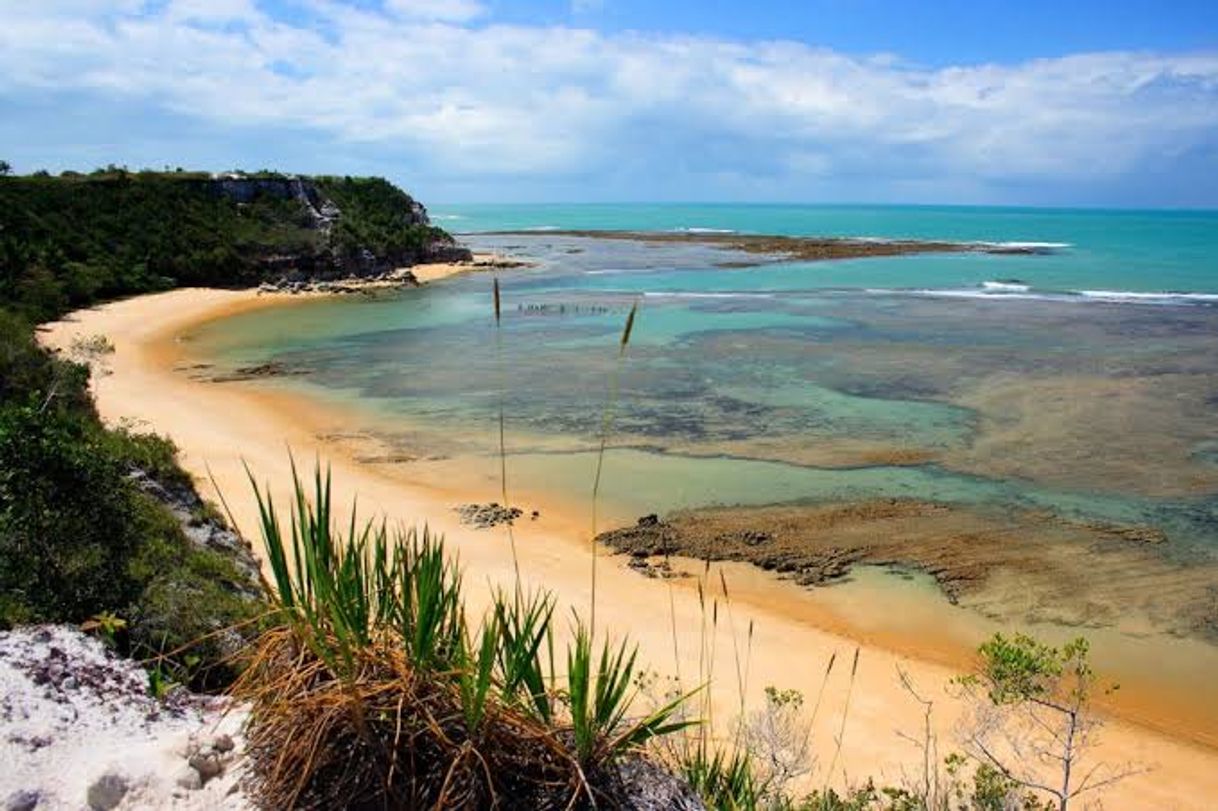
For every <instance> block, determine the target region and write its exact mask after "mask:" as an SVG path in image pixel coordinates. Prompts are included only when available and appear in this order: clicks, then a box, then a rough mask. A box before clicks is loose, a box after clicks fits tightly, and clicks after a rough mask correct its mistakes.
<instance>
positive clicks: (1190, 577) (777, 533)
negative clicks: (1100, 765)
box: [598, 499, 1218, 640]
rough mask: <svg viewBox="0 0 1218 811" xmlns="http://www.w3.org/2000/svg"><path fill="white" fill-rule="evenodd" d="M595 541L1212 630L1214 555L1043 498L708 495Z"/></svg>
mask: <svg viewBox="0 0 1218 811" xmlns="http://www.w3.org/2000/svg"><path fill="white" fill-rule="evenodd" d="M598 540H599V541H601V542H603V543H605V544H607V545H608V546H610V547H612V548H613V549H615V550H617V551H618V552H620V553H624V554H628V555H630V556H631V562H630V564H629V565H630V567H631V568H632V569H635V570H637V571H640V572H641V573H642V574H645V575H647V576H652V577H655V576H664V575H663V573H662V572H659V571H656V570H655V568H654V567H655V566H656V558H662V559H664V560H667V558H669V557H683V558H694V559H698V560H714V561H720V560H729V561H746V562H749V563H752V564H754V565H756V566H758V567H760V568H762V569H766V570H768V571H773V572H775V573H777V574H780V575H782V576H783V577H786V578H789V579H791V580H793V581H795V582H796V583H798V584H800V585H803V586H808V587H820V586H826V585H829V584H832V583H835V582H840V581H842V580H844V579H846V578H848V577H849V576H850V574H851V572H852V570H853V569H854V568H855V567H856V566H860V565H871V566H883V567H890V568H894V569H898V570H913V571H919V572H923V573H925V574H927V575H929V576H930V577H931V578H933V579H934V581H935V582H936V583H937V584H938V586H939V588H940V589H941V590H942V591H943V593H944V595H945V596H946V597H947V598H948V599H949V600H950V601H951V602H952V603H957V604H960V605H962V606H967V607H969V608H972V609H974V610H976V611H978V612H980V613H982V614H984V615H986V616H990V617H993V618H995V619H1000V620H1011V619H1019V620H1022V621H1031V622H1038V621H1040V622H1054V623H1059V624H1065V625H1078V626H1086V627H1104V626H1114V625H1115V626H1120V625H1122V624H1123V623H1129V624H1130V625H1131V627H1145V626H1143V625H1140V623H1146V624H1148V625H1150V626H1152V627H1156V628H1159V629H1161V630H1163V631H1166V632H1168V633H1172V634H1178V635H1181V636H1194V637H1198V638H1202V639H1209V640H1214V639H1218V601H1215V595H1216V594H1218V566H1215V565H1214V564H1212V563H1207V564H1201V563H1193V564H1189V565H1183V564H1181V563H1179V562H1176V561H1173V560H1172V559H1171V558H1170V556H1167V555H1165V554H1164V551H1166V547H1170V545H1171V542H1170V539H1169V538H1168V537H1167V536H1166V535H1165V534H1164V533H1163V532H1162V531H1161V530H1159V529H1158V528H1156V527H1147V526H1138V525H1117V524H1109V523H1102V522H1091V523H1089V522H1082V521H1072V520H1068V519H1066V518H1062V517H1060V516H1057V515H1054V514H1052V513H1050V512H1049V511H1046V510H1034V509H1001V508H996V507H986V506H980V505H962V504H945V503H936V502H928V501H916V500H911V499H892V500H888V499H875V500H869V501H856V502H844V503H828V504H812V505H801V504H792V505H775V506H768V507H711V508H703V509H697V510H683V511H678V512H675V513H672V514H671V515H668V516H665V517H664V518H663V519H661V518H660V517H658V516H656V515H647V516H643V517H642V518H640V519H639V520H638V522H637V523H636V524H635V525H634V526H628V527H624V528H621V529H617V530H613V531H611V532H606V533H603V534H602V535H600V536H599V537H598Z"/></svg>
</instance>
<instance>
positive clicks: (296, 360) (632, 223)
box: [194, 205, 1218, 560]
mask: <svg viewBox="0 0 1218 811" xmlns="http://www.w3.org/2000/svg"><path fill="white" fill-rule="evenodd" d="M432 215H433V218H434V220H435V222H436V223H437V224H439V225H441V226H443V227H445V228H447V229H449V230H451V231H453V232H455V233H458V234H460V235H461V237H460V238H461V239H462V240H464V241H466V242H467V243H468V244H470V245H471V247H473V248H474V249H475V250H494V251H498V252H500V253H504V254H508V255H515V256H520V257H525V258H529V259H532V260H534V261H535V262H536V263H537V266H536V267H532V268H525V269H516V270H506V271H502V272H500V273H499V274H498V275H499V278H500V280H501V283H502V286H503V303H504V307H503V310H504V318H503V324H502V327H501V329H500V330H499V331H498V332H497V331H496V328H495V325H494V319H493V317H492V314H491V304H490V284H491V280H490V278H488V276H487V275H486V274H469V275H466V276H461V277H455V278H452V279H449V280H445V281H443V282H440V283H438V284H434V285H429V286H427V287H424V288H420V289H417V290H407V291H402V292H399V293H396V294H393V295H390V296H384V297H379V298H375V299H371V300H365V299H355V298H351V299H337V300H325V301H317V302H312V303H308V304H305V305H302V306H300V307H292V308H283V309H280V310H271V311H264V312H259V313H257V314H253V315H248V316H238V317H235V318H231V319H227V320H225V321H223V322H220V323H219V324H216V325H214V326H212V327H210V328H207V329H205V330H203V331H202V332H201V333H200V334H198V335H196V336H194V340H195V341H196V342H197V343H198V345H199V347H200V348H201V349H203V350H204V351H206V352H208V353H210V354H211V355H212V356H214V357H216V358H218V359H219V360H220V362H221V363H222V364H226V365H229V366H241V365H249V364H255V363H264V362H267V361H276V362H279V363H282V364H284V365H285V366H287V367H289V368H291V369H293V370H294V371H297V372H300V373H301V374H299V375H297V376H293V377H290V378H285V379H284V380H282V381H280V383H278V385H286V386H291V387H294V388H296V389H298V390H300V391H303V392H306V393H308V392H311V393H313V394H317V395H321V396H324V397H326V398H328V399H330V400H335V401H340V402H341V403H343V404H345V405H349V406H351V407H353V408H355V409H359V410H360V411H361V412H362V413H364V414H366V415H367V417H368V419H369V420H370V421H372V424H373V425H374V428H373V430H375V431H377V432H378V433H379V434H380V435H381V436H382V437H383V438H384V439H385V441H386V442H388V443H390V444H396V445H397V446H399V447H400V449H401V450H402V451H403V453H405V454H406V455H408V456H412V457H416V458H418V459H420V460H423V461H419V462H417V463H416V465H417V468H418V470H419V471H420V474H421V475H430V476H432V477H433V478H443V477H444V476H449V475H454V476H455V475H459V474H458V473H457V472H455V471H457V469H458V468H459V467H460V465H457V464H456V463H457V462H459V461H460V462H469V461H471V460H472V461H474V462H475V467H476V466H477V464H476V463H477V460H479V459H482V460H492V459H493V458H494V456H495V453H496V448H495V445H494V443H493V441H492V437H493V436H494V430H493V429H494V426H495V425H496V421H497V415H498V409H499V407H500V404H501V403H502V406H503V408H504V411H505V414H506V418H507V426H508V432H509V446H510V447H509V450H510V452H511V454H512V459H511V470H512V476H513V483H514V486H515V487H516V488H518V489H519V490H520V491H522V492H528V491H534V492H543V491H544V492H560V493H562V494H564V495H566V496H568V497H569V498H570V500H572V501H576V500H578V499H580V498H587V496H588V494H589V493H590V490H591V483H592V476H593V472H594V453H593V451H592V449H593V448H594V447H595V445H596V443H597V441H598V437H599V432H600V430H601V426H602V425H603V419H604V415H605V409H606V404H607V403H611V404H612V428H613V437H612V440H611V442H610V446H611V448H612V449H613V450H612V451H611V453H610V457H609V460H608V462H607V463H606V464H607V467H606V477H605V481H606V486H605V487H604V499H605V505H606V513H607V514H609V515H611V516H615V517H616V518H617V519H619V520H626V519H628V518H630V517H633V516H637V515H640V514H643V513H648V512H660V513H663V512H665V511H666V510H670V509H674V508H679V507H690V506H699V505H708V504H765V503H773V502H787V501H792V502H793V501H823V500H834V499H855V498H875V497H909V498H924V499H933V500H936V501H943V502H949V503H962V504H984V505H996V506H1000V507H1005V508H1011V507H1029V508H1038V509H1048V510H1052V511H1054V512H1056V513H1058V514H1060V515H1062V516H1064V517H1068V518H1078V519H1084V520H1100V521H1111V522H1119V523H1138V524H1148V525H1152V526H1155V527H1158V528H1161V529H1164V530H1165V531H1166V532H1168V534H1169V537H1170V538H1171V540H1172V543H1171V544H1168V545H1166V546H1165V547H1164V549H1163V553H1162V554H1164V555H1166V556H1169V557H1174V558H1179V559H1182V560H1187V559H1190V558H1193V559H1196V558H1198V557H1200V558H1204V559H1211V558H1213V557H1215V555H1216V554H1218V213H1213V212H1138V211H1114V212H1098V211H1065V210H1063V211H1047V210H1025V209H998V208H978V209H966V208H897V207H853V206H833V207H829V206H726V205H724V206H715V205H697V206H684V205H663V206H655V205H621V206H616V205H582V206H558V205H545V206H540V205H539V206H473V205H467V206H443V205H437V206H433V207H432ZM555 229H632V230H650V231H676V230H685V231H690V232H695V233H696V232H697V231H699V230H706V231H711V230H714V231H736V232H741V233H762V234H791V235H817V236H821V235H827V236H851V237H864V238H872V239H895V238H922V239H934V240H959V241H967V242H986V243H1023V244H1028V243H1030V244H1035V245H1037V246H1039V248H1040V249H1041V250H1042V251H1043V252H1042V253H1038V254H1036V255H1016V256H1012V255H992V254H985V253H965V254H951V255H921V256H911V257H895V258H874V259H858V260H848V261H837V262H816V263H808V262H793V263H767V264H763V265H761V266H758V267H751V268H744V269H741V268H731V267H724V266H723V265H724V263H725V262H732V261H735V260H741V259H748V258H750V257H748V256H745V255H737V254H733V253H731V252H724V251H721V250H718V249H714V248H709V247H706V246H702V245H688V244H673V243H665V244H646V243H639V242H630V241H616V240H599V239H586V238H578V237H568V236H562V235H557V234H554V233H553V231H554V230H555ZM505 230H513V231H523V232H525V233H523V234H497V233H491V232H497V231H505ZM752 258H754V259H755V258H756V257H752ZM636 303H637V304H638V305H639V306H640V307H641V309H640V313H639V317H638V321H637V324H636V329H635V332H634V335H633V336H632V340H631V345H630V348H629V352H628V353H627V356H626V358H625V360H624V361H622V362H620V363H619V362H618V361H617V360H616V357H617V341H618V336H619V334H620V331H621V328H622V323H623V320H624V318H625V315H626V312H627V311H628V310H629V308H630V307H631V306H632V305H634V304H636ZM615 378H616V381H617V382H616V388H617V390H618V394H617V395H616V397H615V396H612V395H611V393H610V392H611V390H612V389H613V384H612V381H614V379H615ZM1011 381H1015V382H1016V383H1018V382H1020V381H1030V382H1032V383H1035V384H1036V385H1039V386H1042V387H1047V388H1045V390H1046V391H1048V392H1050V395H1046V407H1045V408H1044V409H1040V408H1038V406H1037V404H1036V403H1033V404H1032V405H1031V406H1029V405H1028V404H1027V403H1024V404H1022V405H1019V406H1018V407H1016V405H1015V404H1011V405H1008V404H1007V403H1006V402H1005V401H1004V400H1003V398H1002V397H1001V396H998V395H995V394H993V392H995V391H999V392H1001V391H1004V390H1003V389H1002V388H1001V387H1002V386H1003V385H1007V384H1009V383H1010V382H1011ZM1097 381H1098V382H1097ZM1113 381H1115V382H1113ZM1050 406H1051V407H1050ZM1076 406H1077V407H1076ZM1021 409H1022V410H1021ZM1080 409H1081V410H1080ZM1088 409H1090V410H1088ZM1080 413H1081V414H1082V415H1083V416H1082V417H1080V416H1079V414H1080ZM1042 427H1043V428H1045V429H1046V430H1043V431H1042V430H1040V429H1041V428H1042ZM994 430H1008V431H1014V432H1015V433H1014V434H1013V435H1008V436H1006V437H1004V440H1003V442H1004V443H1006V444H998V445H993V444H992V443H991V444H987V442H986V440H987V437H988V436H989V433H990V432H991V431H994ZM1021 432H1022V433H1021ZM909 450H913V451H917V452H918V453H920V454H923V455H924V456H925V457H926V459H927V461H926V462H925V463H924V464H913V465H909V464H888V463H885V461H884V459H885V458H886V454H888V453H889V452H901V451H909ZM1045 459H1048V460H1050V462H1049V463H1044V462H1043V460H1045ZM485 466H486V465H485V464H484V465H483V467H485ZM1185 481H1187V482H1189V484H1188V486H1183V485H1179V484H1178V483H1180V482H1185ZM495 495H498V493H497V491H495V492H489V491H488V493H487V496H488V500H491V499H490V498H489V497H492V496H495Z"/></svg>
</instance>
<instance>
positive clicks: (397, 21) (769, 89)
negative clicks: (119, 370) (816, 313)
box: [0, 0, 1218, 207]
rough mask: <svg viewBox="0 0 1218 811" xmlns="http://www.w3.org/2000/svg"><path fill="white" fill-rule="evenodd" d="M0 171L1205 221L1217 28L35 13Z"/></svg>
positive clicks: (564, 6) (683, 5)
mask: <svg viewBox="0 0 1218 811" xmlns="http://www.w3.org/2000/svg"><path fill="white" fill-rule="evenodd" d="M0 105H3V110H4V114H3V116H0V158H4V159H6V160H8V161H10V162H11V163H12V164H13V165H14V166H15V167H16V168H17V169H18V170H19V171H31V170H33V169H36V168H43V167H45V168H49V169H51V170H62V169H65V168H91V167H93V166H96V165H100V164H105V163H110V162H115V163H120V164H127V165H130V166H164V165H170V166H178V165H182V166H189V167H202V168H208V169H214V170H218V169H227V168H233V167H244V168H251V169H252V168H261V167H276V168H282V169H285V170H289V171H302V172H338V173H352V174H354V173H361V174H362V173H371V174H380V175H385V176H387V177H390V178H391V179H393V180H395V181H396V182H399V183H400V184H402V185H403V186H405V187H406V188H408V189H410V190H411V191H412V192H414V193H416V194H417V195H418V196H420V197H421V198H422V199H424V200H425V201H436V202H462V201H471V202H472V201H492V202H498V201H503V202H511V201H522V202H528V201H583V200H587V201H602V200H614V201H623V200H626V201H629V200H641V201H652V200H707V201H809V202H912V203H916V202H925V203H961V204H970V203H994V204H1017V205H1018V204H1023V205H1098V206H1107V205H1111V206H1148V207H1150V206H1204V207H1218V184H1215V183H1214V182H1213V181H1212V178H1213V177H1216V176H1218V3H1215V2H1212V1H1211V2H1191V0H1174V1H1173V2H1159V3H1151V2H1142V1H1140V0H1139V1H1137V2H1135V1H1134V0H1126V1H1125V2H1120V1H1119V0H1118V1H1117V2H1109V3H1100V2H1092V0H1081V1H1079V2H1060V0H1059V2H1056V3H1049V2H1042V0H1025V2H1021V3H1011V2H993V0H975V1H974V2H955V0H953V2H940V3H929V2H881V0H804V2H758V1H757V0H754V2H751V3H748V4H744V3H740V2H724V1H723V0H702V2H693V1H692V0H674V1H673V2H663V3H661V2H654V0H653V2H644V1H643V0H532V1H531V2H508V0H348V1H347V2H342V1H341V0H112V2H99V1H98V0H40V2H38V3H20V4H17V3H7V4H5V5H4V8H2V9H0Z"/></svg>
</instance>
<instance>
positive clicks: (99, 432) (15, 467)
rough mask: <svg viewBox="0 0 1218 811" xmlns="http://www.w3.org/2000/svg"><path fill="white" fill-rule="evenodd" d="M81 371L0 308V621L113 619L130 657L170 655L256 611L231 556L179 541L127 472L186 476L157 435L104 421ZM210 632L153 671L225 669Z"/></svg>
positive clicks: (210, 672) (199, 678) (189, 674)
mask: <svg viewBox="0 0 1218 811" xmlns="http://www.w3.org/2000/svg"><path fill="white" fill-rule="evenodd" d="M88 378H89V371H88V368H87V367H85V366H83V365H80V364H76V363H72V362H69V361H65V360H62V359H59V358H56V357H53V356H51V355H49V354H48V353H47V352H45V351H44V350H42V349H41V348H40V347H39V346H38V345H37V344H36V343H35V342H34V339H33V332H32V330H31V329H30V327H29V325H28V323H27V322H25V321H24V319H22V318H21V317H20V316H17V315H15V314H13V313H11V312H8V311H5V310H4V309H2V308H0V628H6V627H11V626H12V625H15V624H18V623H26V622H47V621H51V622H72V623H82V622H85V621H88V620H90V619H92V618H94V617H97V616H99V615H103V614H110V615H114V616H115V617H118V618H121V619H122V620H123V623H124V633H122V634H118V635H115V636H114V637H113V639H112V641H113V642H114V643H115V644H117V645H118V646H119V647H121V648H122V649H124V650H125V651H126V652H129V653H131V654H132V655H135V656H138V657H140V658H150V657H153V656H156V655H159V654H161V653H169V652H174V651H178V649H180V648H182V647H183V646H186V645H188V643H191V642H194V641H195V640H198V639H200V638H202V637H204V636H206V635H208V634H213V633H214V632H215V631H217V630H218V629H221V628H225V627H229V626H232V625H234V624H236V623H239V622H241V621H243V620H246V619H247V618H249V617H250V616H251V615H252V614H253V613H254V612H255V611H256V610H258V609H257V607H256V606H254V605H251V604H250V602H249V601H248V600H246V599H244V598H242V597H241V596H240V593H239V591H240V590H239V588H238V584H239V581H240V577H241V575H240V574H239V572H238V571H237V569H236V568H235V567H234V565H233V563H232V562H231V561H230V560H228V559H227V558H225V557H224V556H222V555H220V554H219V553H216V552H213V551H211V550H207V549H200V548H198V547H196V546H194V545H192V544H190V543H189V542H188V541H187V539H186V538H185V537H184V535H183V533H182V529H181V527H180V526H179V524H178V522H177V520H176V519H175V518H174V517H173V515H172V514H171V513H170V512H169V511H168V510H167V509H166V507H165V506H164V505H163V504H161V503H160V502H158V501H157V500H155V499H154V498H152V497H151V496H149V495H147V494H146V493H144V492H143V491H142V490H141V489H140V488H139V487H138V486H137V485H136V484H135V482H134V480H133V479H132V477H131V474H132V473H133V472H134V471H136V470H139V471H142V472H144V473H146V474H148V475H150V476H153V477H154V478H155V479H157V480H159V481H161V482H163V483H166V484H171V485H179V486H180V485H182V484H183V483H185V482H188V481H189V479H188V477H186V474H185V473H183V472H182V471H181V470H180V468H178V466H177V463H176V461H175V450H174V447H173V445H172V443H170V442H169V441H168V440H166V439H163V438H161V437H156V436H150V435H141V434H134V433H131V432H129V431H126V430H122V429H118V430H108V429H106V428H105V427H104V426H103V425H102V424H101V422H100V420H99V419H98V418H97V415H96V413H95V412H94V410H93V403H92V400H91V399H90V397H89V393H88V389H87V384H88ZM222 656H223V650H222V646H221V645H220V644H218V641H217V640H214V639H213V640H208V641H205V642H204V643H203V644H201V645H199V646H198V647H196V648H194V649H191V650H189V651H183V652H181V653H178V654H175V655H174V656H171V657H170V658H169V659H168V660H167V661H166V662H164V663H163V667H164V669H166V670H168V671H170V672H172V673H173V674H174V675H175V676H176V677H177V678H179V679H182V680H189V681H191V682H192V683H194V684H195V685H196V686H209V685H217V684H220V683H223V682H225V681H227V680H228V679H230V678H231V677H232V675H233V674H232V672H231V670H230V666H229V665H228V663H225V662H222V661H221V659H222Z"/></svg>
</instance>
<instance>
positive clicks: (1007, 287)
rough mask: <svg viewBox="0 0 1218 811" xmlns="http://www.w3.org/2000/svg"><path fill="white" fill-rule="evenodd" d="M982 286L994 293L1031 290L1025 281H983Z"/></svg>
mask: <svg viewBox="0 0 1218 811" xmlns="http://www.w3.org/2000/svg"><path fill="white" fill-rule="evenodd" d="M981 288H982V289H983V290H988V291H990V292H992V293H1026V292H1028V291H1029V290H1031V288H1030V287H1028V285H1026V284H1024V283H1023V282H982V283H981Z"/></svg>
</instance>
